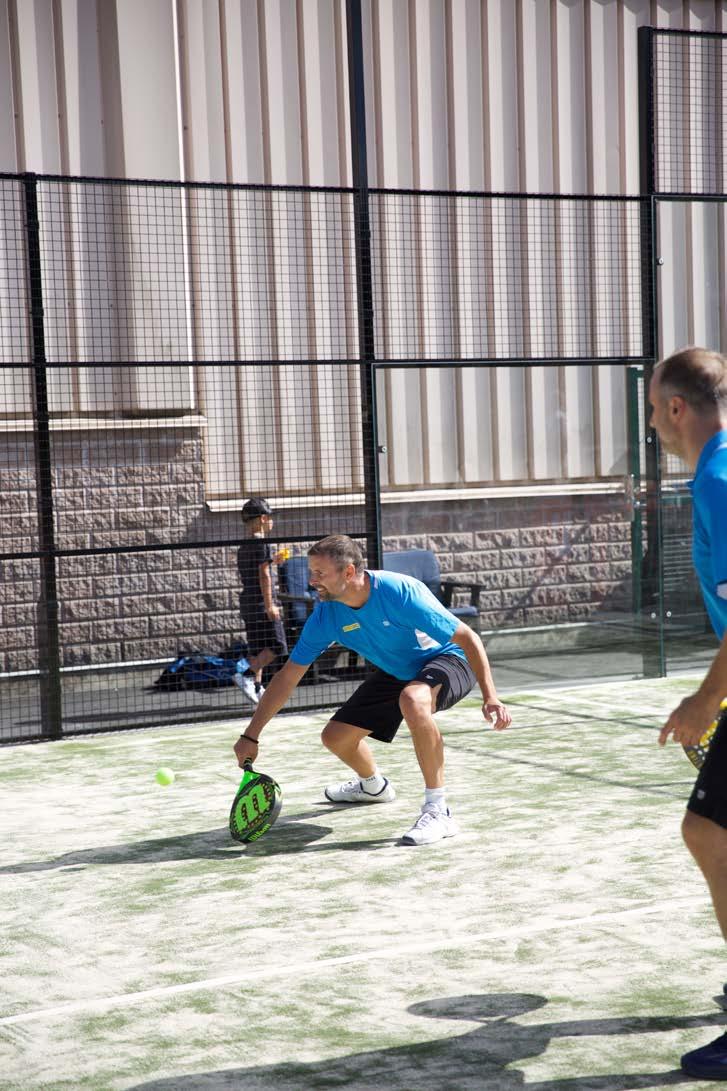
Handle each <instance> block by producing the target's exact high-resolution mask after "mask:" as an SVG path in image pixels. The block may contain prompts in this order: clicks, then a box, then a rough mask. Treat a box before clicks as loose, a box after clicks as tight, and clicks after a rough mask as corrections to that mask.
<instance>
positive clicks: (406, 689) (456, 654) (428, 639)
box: [235, 534, 511, 845]
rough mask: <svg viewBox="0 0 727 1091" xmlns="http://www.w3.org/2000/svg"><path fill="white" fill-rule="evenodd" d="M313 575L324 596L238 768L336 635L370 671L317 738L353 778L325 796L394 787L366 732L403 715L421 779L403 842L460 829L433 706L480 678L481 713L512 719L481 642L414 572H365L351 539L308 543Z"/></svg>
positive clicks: (389, 795)
mask: <svg viewBox="0 0 727 1091" xmlns="http://www.w3.org/2000/svg"><path fill="white" fill-rule="evenodd" d="M308 557H309V567H310V582H311V584H312V585H313V587H315V589H316V590H317V592H318V596H319V599H320V602H319V603H318V605H317V606H316V608H315V610H314V611H313V613H312V614H311V616H310V617H309V618H308V620H307V621H306V623H305V626H304V628H303V632H302V633H301V635H300V639H299V640H298V643H297V644H296V645H295V647H294V648H293V651H292V652H291V654H290V658H289V659H288V661H287V663H286V664H285V665H284V666H283V667H282V668H281V670H279V671H278V673H277V674H276V675H275V676H274V677H273V678H272V679H271V681H270V684H269V686H268V688H267V690H266V692H265V695H264V696H263V697H262V699H261V701H260V704H259V705H258V707H257V709H256V711H255V714H254V715H253V717H252V719H251V720H250V723H249V724H248V726H247V730H246V731H245V733H244V734H243V735H241V736H240V738H239V739H238V741H237V742H236V743H235V754H236V755H237V760H238V762H239V764H240V766H241V767H242V765H243V764H244V762H245V760H246V759H248V758H250V759H254V758H255V757H256V756H257V750H258V742H257V740H258V737H259V735H260V732H261V731H262V729H263V727H264V726H265V724H266V723H267V722H268V721H269V720H271V719H272V717H273V716H274V715H275V714H276V712H278V711H279V710H280V709H281V708H282V707H283V705H284V704H285V702H286V701H287V699H288V697H289V696H290V694H291V693H292V692H293V690H294V689H295V687H296V686H297V685H298V683H299V682H300V680H301V678H302V677H303V675H304V674H305V672H306V671H307V670H308V667H309V666H310V665H311V663H312V662H313V661H314V660H315V659H316V658H317V657H318V656H319V655H320V654H321V652H323V651H325V649H326V648H327V647H329V645H330V644H332V643H333V642H334V641H335V642H336V643H338V644H342V645H344V647H346V648H351V649H352V650H353V651H355V652H358V653H359V654H360V655H362V656H363V657H364V658H365V659H367V660H368V661H369V662H370V663H372V664H373V665H374V667H375V668H376V670H375V671H374V672H373V674H371V675H369V676H368V677H367V678H366V680H365V681H364V682H363V683H362V684H361V685H360V686H359V687H358V689H357V690H356V691H355V693H354V694H353V695H352V696H351V697H350V698H349V699H348V701H346V703H345V704H344V705H343V706H342V708H340V709H339V710H338V712H336V714H335V715H334V716H333V718H332V719H331V720H329V721H328V723H327V724H326V726H325V728H324V729H323V735H322V739H323V743H324V745H325V746H327V747H328V749H329V750H331V751H332V753H334V754H336V756H337V757H339V758H340V759H341V761H343V762H345V764H346V765H348V766H349V767H350V768H351V769H353V771H354V773H355V774H356V776H355V777H354V778H353V779H352V780H347V781H344V783H343V784H335V785H329V787H328V788H326V789H325V794H326V798H327V799H328V800H329V801H330V802H331V803H389V802H391V800H393V799H395V797H396V793H395V791H394V789H393V787H392V785H391V784H390V783H389V781H388V779H387V778H386V777H385V776H383V774H382V773H381V772H380V771H379V769H378V768H377V766H376V762H375V761H374V756H373V753H372V751H371V748H370V746H369V745H368V742H367V741H366V740H367V738H368V737H369V736H370V737H371V738H373V739H378V740H379V741H380V742H391V740H392V739H393V738H394V735H395V734H396V732H397V730H398V729H399V726H400V724H401V721H402V719H404V720H406V723H407V726H408V727H409V730H410V732H411V736H412V739H413V742H414V749H415V752H416V756H417V760H418V761H419V767H420V769H421V771H422V776H423V777H424V784H425V792H424V805H423V806H422V809H421V813H420V815H419V817H418V818H417V820H416V822H415V823H414V825H413V826H412V828H411V829H410V830H409V831H408V832H407V833H406V834H404V836H403V838H402V840H403V841H404V843H405V844H411V845H424V844H430V843H431V842H433V841H439V840H440V839H441V838H443V837H452V836H453V835H454V834H455V833H458V832H459V827H458V826H457V823H456V822H455V820H454V818H453V817H452V814H451V812H450V810H449V808H448V807H447V802H446V797H445V792H444V746H443V743H442V736H441V735H440V733H439V728H438V727H437V725H436V723H435V721H434V715H433V714H434V713H435V712H440V711H441V710H442V709H446V708H451V707H452V705H454V704H456V703H457V701H460V700H461V699H462V698H463V697H465V696H466V695H467V694H468V693H469V692H470V690H471V689H472V687H473V686H474V685H475V683H477V684H478V685H479V687H480V690H481V692H482V698H483V706H482V709H483V713H484V715H485V717H486V718H487V719H488V720H491V721H493V725H494V727H495V729H496V730H498V731H499V730H501V729H502V728H505V727H507V726H508V724H509V723H510V722H511V716H510V713H509V712H508V710H507V709H506V708H505V706H504V705H503V703H502V702H501V701H500V700H499V698H498V696H497V692H496V690H495V683H494V682H493V680H492V673H491V671H490V664H489V662H488V660H487V655H486V653H485V649H484V646H483V644H482V641H481V640H480V638H479V637H478V636H477V634H476V633H474V632H473V631H472V630H471V629H470V628H468V626H466V625H464V624H463V623H461V622H460V621H458V620H457V618H456V617H455V616H454V614H452V613H450V611H449V610H447V608H446V607H445V606H443V605H442V604H441V603H440V602H439V601H438V600H437V599H436V598H435V597H434V595H433V594H432V593H431V591H430V590H429V588H428V587H426V586H425V585H424V584H423V583H421V582H420V581H419V580H415V579H412V578H410V577H409V576H401V575H398V574H396V573H394V572H369V571H367V570H366V569H365V568H364V562H363V556H362V554H361V550H360V549H359V547H358V546H357V545H356V543H355V542H354V541H352V540H351V538H348V537H346V536H345V535H343V534H332V535H330V536H329V537H328V538H323V539H322V540H321V541H320V542H317V543H316V545H314V546H313V547H312V548H311V549H309V550H308Z"/></svg>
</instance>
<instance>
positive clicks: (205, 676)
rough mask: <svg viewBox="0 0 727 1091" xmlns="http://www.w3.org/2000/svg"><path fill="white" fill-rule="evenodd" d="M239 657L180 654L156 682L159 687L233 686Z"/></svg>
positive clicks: (199, 687)
mask: <svg viewBox="0 0 727 1091" xmlns="http://www.w3.org/2000/svg"><path fill="white" fill-rule="evenodd" d="M237 664H238V659H236V658H235V659H229V658H226V657H225V656H222V655H203V654H202V653H195V654H193V655H180V656H179V658H178V659H175V660H174V662H173V663H170V664H169V666H168V667H165V668H164V670H163V671H162V673H161V674H160V675H159V677H158V678H157V679H156V681H155V682H154V685H155V686H156V688H157V689H171V690H174V689H213V688H214V687H216V686H231V685H232V679H233V676H234V674H235V671H236V670H237Z"/></svg>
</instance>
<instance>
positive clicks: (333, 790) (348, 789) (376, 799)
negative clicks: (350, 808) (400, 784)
mask: <svg viewBox="0 0 727 1091" xmlns="http://www.w3.org/2000/svg"><path fill="white" fill-rule="evenodd" d="M323 794H324V795H325V797H326V799H327V800H328V801H329V803H391V801H392V800H393V799H396V792H395V791H394V789H393V788H392V787H391V784H390V783H389V781H388V780H387V779H386V777H384V787H383V788H382V789H381V790H380V791H378V792H376V793H374V792H366V791H364V787H363V785H362V783H361V781H360V780H355V779H354V780H346V781H344V783H343V784H329V785H328V787H327V788H324V789H323Z"/></svg>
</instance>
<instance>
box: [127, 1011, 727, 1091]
mask: <svg viewBox="0 0 727 1091" xmlns="http://www.w3.org/2000/svg"><path fill="white" fill-rule="evenodd" d="M546 1003H547V1000H546V999H545V998H544V997H542V996H536V995H532V994H527V993H497V994H490V995H482V996H452V997H443V998H441V999H437V1000H430V1001H425V1002H423V1003H420V1004H413V1005H412V1006H411V1007H410V1008H408V1009H407V1010H408V1011H409V1012H410V1013H411V1014H413V1015H421V1016H425V1017H427V1018H430V1019H433V1018H441V1019H462V1020H465V1021H466V1022H469V1023H472V1022H477V1023H480V1024H481V1025H480V1026H479V1027H477V1029H475V1030H470V1031H468V1032H467V1033H465V1034H462V1035H459V1036H458V1037H454V1038H440V1039H437V1040H435V1041H430V1042H423V1043H421V1044H419V1045H410V1046H397V1047H395V1048H391V1049H382V1050H376V1051H372V1052H367V1053H354V1054H351V1055H349V1056H347V1057H339V1058H333V1059H331V1060H327V1061H316V1062H313V1063H310V1064H295V1063H290V1064H287V1063H286V1064H276V1065H255V1066H250V1067H247V1066H246V1067H240V1068H233V1069H225V1070H220V1071H217V1072H201V1073H197V1074H195V1075H188V1076H183V1075H175V1076H170V1077H167V1078H164V1079H159V1080H152V1081H151V1082H149V1083H143V1084H135V1085H134V1087H133V1088H129V1091H222V1089H228V1088H246V1089H248V1091H256V1089H260V1091H262V1089H266V1091H267V1089H269V1088H275V1089H276V1091H303V1089H305V1091H315V1089H317V1088H331V1087H345V1088H347V1089H349V1091H381V1089H382V1088H384V1087H385V1088H386V1089H387V1091H424V1089H425V1088H437V1089H440V1088H441V1089H447V1091H470V1089H471V1091H474V1089H475V1088H476V1089H477V1091H482V1088H487V1089H488V1091H519V1089H522V1091H636V1089H637V1088H642V1087H664V1086H672V1085H678V1084H681V1083H688V1082H690V1080H691V1078H690V1077H689V1076H686V1075H684V1073H683V1072H682V1071H681V1070H679V1069H674V1068H672V1069H669V1070H667V1071H662V1072H644V1073H629V1074H625V1073H624V1074H617V1075H604V1076H599V1075H587V1074H581V1073H578V1072H577V1071H575V1072H574V1073H573V1075H571V1076H569V1077H567V1078H564V1079H556V1080H544V1081H535V1082H528V1081H526V1079H525V1077H524V1076H523V1074H522V1072H520V1071H518V1070H517V1069H516V1068H515V1069H510V1068H508V1067H507V1066H508V1065H511V1064H513V1063H516V1062H517V1061H523V1060H525V1059H526V1058H532V1057H536V1056H539V1055H540V1054H542V1053H544V1052H545V1050H546V1049H547V1047H548V1045H549V1043H550V1042H551V1041H552V1040H553V1039H557V1038H586V1037H587V1038H604V1039H608V1038H612V1039H616V1038H617V1037H619V1036H625V1035H632V1034H636V1035H642V1034H648V1033H660V1032H661V1033H663V1032H665V1031H670V1030H684V1029H686V1028H691V1027H694V1028H699V1027H717V1026H719V1025H721V1024H723V1023H724V1022H725V1018H726V1017H725V1016H724V1015H719V1014H715V1015H696V1016H684V1017H682V1018H679V1017H670V1016H654V1017H648V1016H633V1017H628V1018H613V1019H592V1020H589V1019H585V1020H574V1021H572V1022H563V1023H537V1024H528V1025H523V1024H520V1023H515V1022H512V1021H511V1020H512V1019H513V1017H515V1016H518V1015H523V1014H524V1013H525V1012H530V1011H535V1010H537V1009H538V1008H541V1007H543V1006H544V1005H545V1004H546ZM241 1049H244V1045H243V1046H241ZM621 1049H622V1047H621V1045H620V1044H619V1042H618V1041H612V1042H608V1041H604V1042H603V1044H602V1047H601V1049H600V1050H599V1057H600V1059H601V1067H603V1068H613V1067H615V1066H617V1058H618V1056H619V1054H620V1052H621ZM676 1060H677V1058H675V1061H676ZM615 1061H616V1065H615V1064H614V1062H615ZM584 1067H588V1068H590V1067H592V1061H591V1060H590V1057H589V1058H588V1060H587V1061H586V1062H584ZM692 1082H693V1081H692Z"/></svg>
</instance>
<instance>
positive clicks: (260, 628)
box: [245, 612, 288, 658]
mask: <svg viewBox="0 0 727 1091" xmlns="http://www.w3.org/2000/svg"><path fill="white" fill-rule="evenodd" d="M245 633H246V635H247V655H248V658H249V657H250V656H251V655H259V654H260V652H262V651H264V650H265V648H270V650H271V651H272V652H275V654H276V656H278V655H287V654H288V641H287V640H286V638H285V629H284V628H283V621H282V618H278V619H277V620H276V621H271V620H270V618H269V617H268V615H267V614H264V613H258V612H256V613H248V614H247V615H245Z"/></svg>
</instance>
